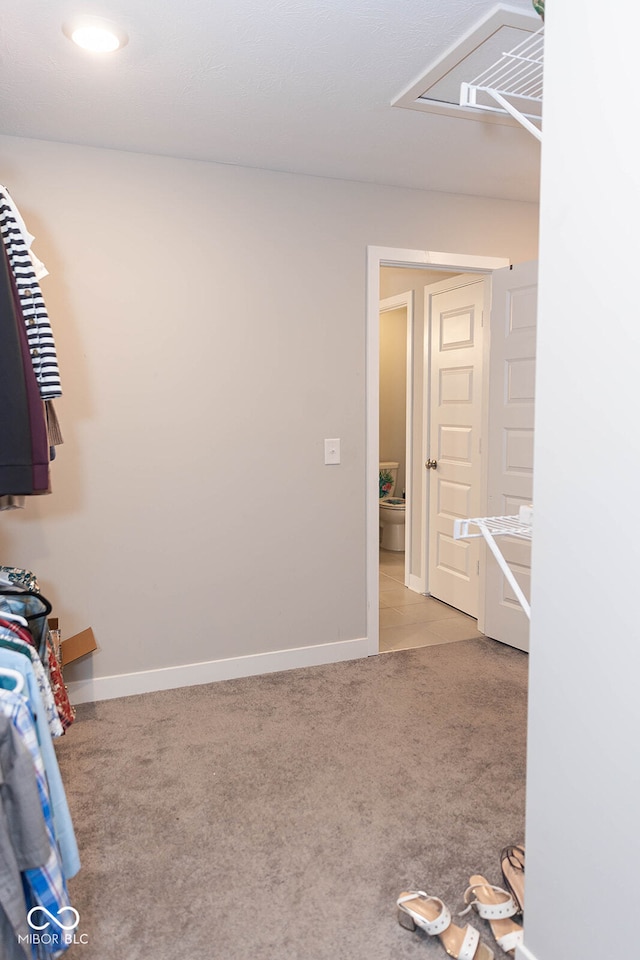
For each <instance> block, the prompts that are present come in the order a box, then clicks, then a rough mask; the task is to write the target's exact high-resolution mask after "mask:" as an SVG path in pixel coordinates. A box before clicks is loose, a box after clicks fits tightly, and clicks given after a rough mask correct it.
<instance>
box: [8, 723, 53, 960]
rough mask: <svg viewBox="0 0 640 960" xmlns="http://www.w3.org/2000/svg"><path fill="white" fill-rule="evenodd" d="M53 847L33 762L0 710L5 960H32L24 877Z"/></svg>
mask: <svg viewBox="0 0 640 960" xmlns="http://www.w3.org/2000/svg"><path fill="white" fill-rule="evenodd" d="M50 846H51V841H50V836H49V834H48V832H47V826H46V823H45V819H44V811H43V809H42V807H41V804H40V794H39V792H38V784H37V781H36V771H35V764H34V762H33V758H32V756H31V753H30V752H29V748H28V747H27V745H26V744H25V743H24V742H23V741H22V739H21V737H20V735H19V733H18V731H17V730H16V729H15V727H14V726H13V724H12V722H11V720H10V718H9V717H8V716H7V715H6V714H5V713H3V712H1V711H0V943H2V944H3V948H4V949H3V957H6V958H7V960H24V958H25V957H27V958H29V960H31V957H32V953H31V947H30V945H29V943H28V935H29V932H30V931H29V927H28V926H27V904H26V900H25V894H24V888H23V885H22V878H21V873H22V872H23V871H26V870H32V869H37V868H38V867H42V866H43V865H44V864H45V863H46V862H47V860H48V859H49V855H50ZM19 937H21V938H22V940H19V939H18V938H19ZM5 951H6V952H5Z"/></svg>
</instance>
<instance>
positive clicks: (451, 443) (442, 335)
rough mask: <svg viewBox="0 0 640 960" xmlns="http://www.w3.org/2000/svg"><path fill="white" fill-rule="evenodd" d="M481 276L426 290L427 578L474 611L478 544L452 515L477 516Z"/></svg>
mask: <svg viewBox="0 0 640 960" xmlns="http://www.w3.org/2000/svg"><path fill="white" fill-rule="evenodd" d="M485 290H486V283H485V280H484V279H482V278H478V276H477V275H472V276H469V275H468V274H467V275H463V276H460V277H456V278H455V279H453V280H448V281H444V282H443V283H438V284H432V285H430V286H428V287H426V289H425V295H426V302H427V304H428V311H429V328H430V343H431V361H430V375H431V391H430V431H429V436H430V447H429V450H430V452H429V457H430V458H431V459H432V460H435V461H436V462H437V467H436V469H430V470H429V475H430V476H429V564H428V569H429V578H428V590H429V593H430V594H431V596H433V597H436V598H437V599H438V600H442V601H443V602H444V603H448V604H450V605H451V606H453V607H456V608H457V609H459V610H462V611H463V612H464V613H468V614H469V615H470V616H472V617H477V615H478V558H479V555H480V553H479V550H480V548H479V544H478V543H477V542H475V541H462V540H454V538H453V522H454V520H456V519H458V518H464V517H469V516H478V512H477V511H478V509H479V506H480V423H481V400H482V397H481V391H482V350H483V339H484V332H483V308H484V303H485Z"/></svg>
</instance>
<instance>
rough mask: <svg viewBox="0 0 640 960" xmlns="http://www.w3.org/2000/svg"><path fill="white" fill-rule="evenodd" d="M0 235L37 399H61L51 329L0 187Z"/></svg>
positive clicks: (6, 200)
mask: <svg viewBox="0 0 640 960" xmlns="http://www.w3.org/2000/svg"><path fill="white" fill-rule="evenodd" d="M0 234H1V235H2V242H3V243H4V246H5V250H6V251H7V258H8V260H9V266H10V268H11V272H12V273H13V276H14V277H15V281H16V285H17V288H18V296H19V298H20V306H21V308H22V315H23V318H24V323H25V327H26V331H27V340H28V342H29V353H30V354H31V363H32V364H33V369H34V372H35V375H36V380H37V381H38V386H39V388H40V396H41V398H42V399H43V400H52V399H54V398H55V397H61V396H62V386H61V383H60V371H59V370H58V357H57V354H56V345H55V342H54V339H53V330H52V329H51V324H50V322H49V316H48V314H47V309H46V307H45V303H44V299H43V297H42V291H41V290H40V284H39V283H38V280H37V279H36V274H35V270H34V268H33V262H32V260H31V257H30V255H29V249H28V247H27V245H26V243H25V241H24V237H23V234H22V231H21V230H20V226H19V224H18V223H17V221H16V219H15V217H14V215H13V210H12V206H11V203H10V202H9V199H8V197H7V194H6V192H5V191H4V188H2V187H0Z"/></svg>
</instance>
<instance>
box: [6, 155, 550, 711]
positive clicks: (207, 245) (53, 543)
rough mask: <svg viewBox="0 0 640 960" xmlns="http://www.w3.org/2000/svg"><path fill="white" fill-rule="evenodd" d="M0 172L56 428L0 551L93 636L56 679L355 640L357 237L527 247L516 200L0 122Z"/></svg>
mask: <svg viewBox="0 0 640 960" xmlns="http://www.w3.org/2000/svg"><path fill="white" fill-rule="evenodd" d="M0 182H2V183H4V184H5V185H6V186H7V187H8V188H9V189H10V191H11V192H12V194H13V197H14V199H15V200H16V202H17V204H18V206H19V207H20V210H21V212H22V213H23V215H24V217H25V219H26V221H27V224H28V225H29V227H30V229H31V232H32V233H34V234H35V235H36V242H35V244H34V249H35V251H36V253H37V254H38V256H39V257H40V258H41V259H42V260H44V261H45V263H46V264H47V266H48V268H49V270H50V276H49V277H46V278H45V279H44V280H43V283H42V288H43V293H44V296H45V299H46V302H47V305H48V307H49V312H50V314H51V317H52V321H53V327H54V331H55V334H56V340H57V345H58V351H59V355H60V367H61V373H62V377H63V387H64V397H63V398H62V400H61V401H60V403H59V406H58V410H59V414H60V418H61V421H62V428H63V432H64V436H65V443H64V445H63V446H62V447H61V448H60V449H59V453H58V457H57V459H56V461H55V463H54V464H53V468H52V480H53V494H52V495H51V496H45V497H39V498H35V499H34V500H32V501H30V502H29V503H28V505H27V508H26V509H25V510H24V511H22V512H15V513H11V514H6V513H5V514H2V515H1V516H0V558H1V559H2V562H4V563H10V564H15V565H18V566H23V567H26V568H28V569H31V570H34V571H35V572H36V573H37V574H38V576H39V578H40V581H41V586H42V590H43V592H44V593H45V594H46V595H47V596H48V597H49V598H50V599H51V600H52V601H53V603H54V606H55V609H56V613H57V614H58V616H59V617H60V620H61V623H62V627H63V631H64V634H65V635H69V634H71V633H74V632H76V631H78V630H81V629H83V628H84V627H87V626H92V627H93V628H94V632H95V635H96V638H97V642H98V645H99V650H98V651H97V652H96V653H95V654H93V655H91V656H90V657H88V658H87V659H85V660H84V661H81V662H79V663H78V664H77V665H75V666H74V667H72V668H70V669H69V673H68V678H69V679H70V680H72V681H74V683H76V684H78V683H79V684H81V685H82V684H83V683H85V682H86V684H89V686H88V687H87V686H86V684H85V686H84V687H82V690H85V691H86V690H87V689H88V690H89V693H88V694H86V695H94V694H95V695H96V696H102V695H107V692H106V691H107V690H109V691H113V689H114V684H113V683H111V680H110V679H109V678H112V677H116V678H119V677H121V676H122V675H123V674H131V675H133V679H131V680H130V683H129V685H128V686H127V687H126V690H127V691H128V692H131V690H132V689H143V688H144V685H143V679H144V678H143V677H142V675H141V674H143V673H144V676H145V677H146V680H147V681H148V682H149V683H150V684H155V685H167V684H170V683H173V682H178V683H180V682H183V680H184V678H183V675H182V674H179V673H176V672H175V668H177V667H179V666H181V665H189V664H191V665H194V664H195V665H197V666H196V667H194V668H193V669H192V671H191V674H190V676H191V678H193V677H196V678H203V679H206V678H207V677H208V676H209V675H210V674H207V672H206V669H205V667H204V666H201V665H202V664H205V665H206V664H210V663H212V662H215V663H223V664H225V665H226V669H228V671H229V672H230V673H233V672H234V671H236V672H239V671H241V670H242V671H245V672H247V671H251V670H255V671H261V670H263V669H268V668H269V667H273V665H274V664H276V665H278V664H279V665H281V666H282V665H288V664H290V663H293V662H296V660H295V657H296V656H298V651H300V650H305V651H307V650H311V651H312V652H313V653H314V655H317V656H318V657H326V658H329V659H332V658H334V657H338V656H339V655H341V654H342V655H350V650H351V648H350V646H349V644H352V643H356V647H354V651H357V650H358V649H359V648H358V647H357V642H358V641H359V639H360V638H363V637H365V635H366V609H367V596H366V570H365V556H366V551H365V533H366V515H365V484H366V470H365V440H366V423H365V409H366V406H365V398H366V383H365V369H366V355H365V344H366V323H365V290H366V249H367V245H376V246H389V247H402V248H417V249H432V250H445V251H458V252H463V253H464V252H469V253H473V254H481V255H487V256H509V257H512V258H513V259H523V260H524V259H531V258H533V257H535V255H536V245H537V215H538V211H537V206H536V205H533V204H525V203H513V202H501V201H495V200H486V199H479V198H473V197H465V196H452V195H438V194H431V193H426V192H421V191H417V190H402V189H396V188H391V187H385V186H379V185H374V184H364V183H353V182H345V181H338V180H324V179H322V178H317V177H301V176H294V175H290V174H285V173H273V172H269V171H262V170H249V169H243V168H240V167H234V166H230V165H216V164H209V163H199V162H194V161H187V160H176V159H171V158H163V157H151V156H144V155H140V154H127V153H122V152H119V151H114V150H100V149H91V148H85V147H77V146H73V145H69V144H62V143H46V142H41V141H29V140H20V139H13V138H7V137H0ZM327 437H331V438H333V437H340V438H341V441H342V460H341V463H340V464H339V465H332V466H325V464H324V438H327ZM325 645H329V646H325ZM283 652H284V654H286V655H287V656H289V654H290V655H291V659H289V660H288V659H287V656H283V655H281V654H283ZM272 654H273V655H274V656H272ZM275 654H277V656H275ZM354 655H356V653H354ZM270 658H271V659H270ZM151 670H155V671H157V672H156V673H155V674H153V676H151V677H148V676H147V672H148V671H151ZM145 682H146V681H145ZM91 683H93V686H91V685H90V684H91ZM136 684H137V685H138V686H136ZM73 689H74V690H76V691H77V690H78V689H80V688H79V687H77V686H76V687H74V688H73ZM82 695H83V696H84V695H85V693H83V694H82Z"/></svg>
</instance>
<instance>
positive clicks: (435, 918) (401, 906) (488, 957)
mask: <svg viewBox="0 0 640 960" xmlns="http://www.w3.org/2000/svg"><path fill="white" fill-rule="evenodd" d="M397 905H398V923H399V924H400V926H401V927H404V928H405V929H406V930H415V929H416V927H419V928H420V929H421V930H424V931H425V933H428V934H429V936H430V937H439V938H440V942H441V943H442V946H443V947H444V949H445V950H446V951H447V953H448V954H449V956H450V957H455V958H456V960H494V953H493V950H492V949H491V948H490V947H488V946H487V945H486V943H481V942H480V934H479V933H478V931H477V930H476V929H475V928H474V927H472V926H470V925H469V924H467V925H466V927H464V928H462V927H458V926H456V925H455V923H452V922H451V914H450V912H449V910H448V908H447V906H446V905H445V904H444V903H443V901H442V900H440V899H439V898H438V897H431V896H429V894H428V893H425V892H424V890H411V891H408V892H407V893H401V894H400V896H399V897H398V900H397Z"/></svg>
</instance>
